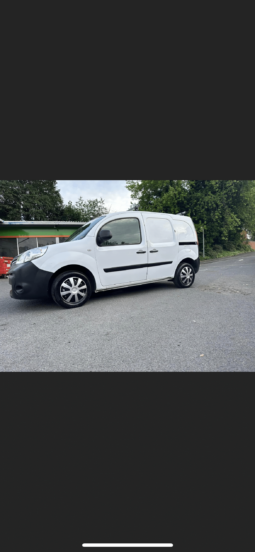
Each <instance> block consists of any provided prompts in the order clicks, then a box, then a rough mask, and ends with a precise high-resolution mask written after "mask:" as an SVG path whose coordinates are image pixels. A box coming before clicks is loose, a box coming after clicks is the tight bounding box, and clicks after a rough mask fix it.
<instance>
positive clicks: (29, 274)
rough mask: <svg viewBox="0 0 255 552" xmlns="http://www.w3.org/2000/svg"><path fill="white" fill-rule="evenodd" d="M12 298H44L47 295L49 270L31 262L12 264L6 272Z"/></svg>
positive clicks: (50, 275) (50, 274)
mask: <svg viewBox="0 0 255 552" xmlns="http://www.w3.org/2000/svg"><path fill="white" fill-rule="evenodd" d="M8 277H9V284H10V285H11V287H12V289H11V291H10V296H11V297H12V298H13V299H46V298H48V297H49V284H50V279H51V277H52V273H51V272H46V271H45V270H40V269H39V268H37V266H35V265H34V264H33V263H32V262H28V263H24V264H22V265H18V266H17V265H14V266H13V268H12V267H11V268H10V272H9V274H8Z"/></svg>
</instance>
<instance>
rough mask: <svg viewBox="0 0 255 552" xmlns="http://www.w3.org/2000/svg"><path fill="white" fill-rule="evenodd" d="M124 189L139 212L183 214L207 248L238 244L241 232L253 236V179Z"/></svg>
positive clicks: (151, 183)
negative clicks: (190, 220)
mask: <svg viewBox="0 0 255 552" xmlns="http://www.w3.org/2000/svg"><path fill="white" fill-rule="evenodd" d="M127 188H128V189H129V190H130V192H131V197H132V199H133V200H136V202H138V203H139V208H140V210H141V211H155V212H166V213H173V214H177V213H179V212H183V211H186V213H187V215H188V216H191V217H192V219H193V221H194V223H195V225H196V228H197V230H198V232H199V231H200V229H201V228H202V227H203V228H204V229H205V233H206V244H207V249H208V248H211V247H212V246H213V245H216V244H219V245H223V246H224V245H226V244H227V242H229V241H232V242H234V243H235V244H236V245H240V244H241V242H242V239H243V238H242V231H243V230H245V231H247V232H248V233H250V234H252V235H254V234H255V181H254V180H139V181H127Z"/></svg>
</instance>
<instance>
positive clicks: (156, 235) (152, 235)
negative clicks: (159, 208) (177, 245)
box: [147, 217, 174, 243]
mask: <svg viewBox="0 0 255 552" xmlns="http://www.w3.org/2000/svg"><path fill="white" fill-rule="evenodd" d="M147 231H148V237H149V240H150V242H151V243H169V242H172V241H174V234H173V229H172V226H171V223H170V221H169V220H168V219H163V218H154V217H153V218H152V217H151V218H147Z"/></svg>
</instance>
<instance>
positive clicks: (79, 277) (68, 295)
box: [51, 270, 92, 309]
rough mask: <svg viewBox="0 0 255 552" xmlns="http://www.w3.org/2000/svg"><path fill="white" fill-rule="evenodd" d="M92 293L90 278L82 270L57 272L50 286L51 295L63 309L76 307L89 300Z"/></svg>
mask: <svg viewBox="0 0 255 552" xmlns="http://www.w3.org/2000/svg"><path fill="white" fill-rule="evenodd" d="M91 294H92V286H91V283H90V280H89V278H88V277H87V276H85V274H83V273H82V272H78V271H75V270H70V271H68V272H63V273H62V274H59V275H58V276H57V277H56V278H55V280H54V282H53V284H52V288H51V296H52V299H53V300H54V301H55V303H56V304H57V305H59V306H60V307H63V308H64V309H77V308H79V307H83V305H85V303H87V301H89V299H90V297H91Z"/></svg>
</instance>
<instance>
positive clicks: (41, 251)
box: [16, 247, 48, 265]
mask: <svg viewBox="0 0 255 552" xmlns="http://www.w3.org/2000/svg"><path fill="white" fill-rule="evenodd" d="M47 249H48V247H36V248H35V249H30V250H29V251H26V252H25V253H22V255H20V256H19V257H18V258H17V261H16V265H18V264H23V263H28V261H33V260H34V259H38V257H42V256H43V255H45V253H46V251H47Z"/></svg>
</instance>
